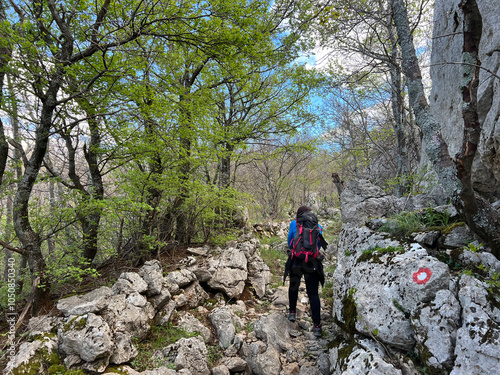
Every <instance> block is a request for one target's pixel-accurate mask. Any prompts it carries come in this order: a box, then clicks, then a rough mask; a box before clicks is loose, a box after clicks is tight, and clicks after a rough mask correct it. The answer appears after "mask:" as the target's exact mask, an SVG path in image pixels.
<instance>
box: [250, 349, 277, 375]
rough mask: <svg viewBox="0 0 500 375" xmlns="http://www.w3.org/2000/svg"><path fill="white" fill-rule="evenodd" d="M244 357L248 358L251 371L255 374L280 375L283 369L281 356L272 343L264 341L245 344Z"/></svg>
mask: <svg viewBox="0 0 500 375" xmlns="http://www.w3.org/2000/svg"><path fill="white" fill-rule="evenodd" d="M242 353H243V357H244V358H246V361H247V364H248V367H249V369H250V373H251V374H254V375H279V374H280V371H281V362H280V356H279V353H278V351H277V350H276V349H274V348H273V347H272V346H271V345H269V346H267V345H266V344H265V343H264V342H262V341H256V342H252V343H250V344H247V343H245V344H243V346H242Z"/></svg>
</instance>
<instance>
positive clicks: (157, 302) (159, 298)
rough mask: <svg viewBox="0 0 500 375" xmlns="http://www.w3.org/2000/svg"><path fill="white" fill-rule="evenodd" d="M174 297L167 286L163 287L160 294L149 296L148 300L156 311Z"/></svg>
mask: <svg viewBox="0 0 500 375" xmlns="http://www.w3.org/2000/svg"><path fill="white" fill-rule="evenodd" d="M171 299H172V295H171V294H170V292H169V291H168V289H167V288H163V289H162V290H161V292H160V294H157V295H155V296H152V297H150V298H148V302H149V303H151V306H153V308H154V309H155V310H156V311H160V310H161V309H163V307H164V306H165V305H166V304H167V303H168V302H169V301H170V300H171Z"/></svg>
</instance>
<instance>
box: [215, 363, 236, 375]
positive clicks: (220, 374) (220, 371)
mask: <svg viewBox="0 0 500 375" xmlns="http://www.w3.org/2000/svg"><path fill="white" fill-rule="evenodd" d="M230 374H231V373H230V372H229V369H228V368H227V367H226V366H224V365H220V366H216V367H213V368H212V375H230Z"/></svg>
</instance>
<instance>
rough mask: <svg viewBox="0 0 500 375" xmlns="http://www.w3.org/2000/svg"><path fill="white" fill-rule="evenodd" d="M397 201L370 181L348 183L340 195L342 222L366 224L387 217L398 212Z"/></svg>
mask: <svg viewBox="0 0 500 375" xmlns="http://www.w3.org/2000/svg"><path fill="white" fill-rule="evenodd" d="M398 207H399V206H398V201H397V199H396V198H395V197H394V196H392V195H388V194H387V193H385V192H384V191H383V190H382V189H381V188H380V187H378V186H376V185H373V184H371V183H370V182H369V181H368V180H361V179H359V180H351V181H348V182H347V183H346V185H345V187H344V190H343V191H342V194H341V195H340V210H341V217H342V222H343V223H345V224H353V225H355V224H364V223H365V222H366V220H367V219H368V218H370V217H379V216H387V215H389V214H392V213H395V212H397V211H398Z"/></svg>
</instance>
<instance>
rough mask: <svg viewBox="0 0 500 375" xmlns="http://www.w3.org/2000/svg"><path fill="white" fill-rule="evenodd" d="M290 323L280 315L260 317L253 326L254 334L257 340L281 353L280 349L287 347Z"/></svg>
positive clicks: (273, 314)
mask: <svg viewBox="0 0 500 375" xmlns="http://www.w3.org/2000/svg"><path fill="white" fill-rule="evenodd" d="M289 330H290V322H289V321H288V319H287V318H286V317H285V316H284V314H282V313H272V314H270V315H267V316H263V317H261V318H260V319H259V320H258V321H256V322H255V324H254V332H255V335H256V336H257V338H259V339H261V340H262V341H264V342H266V343H267V345H268V346H269V345H270V346H272V347H274V349H276V350H277V351H278V352H282V349H281V348H282V347H287V346H289V344H288V342H289V341H290V334H289Z"/></svg>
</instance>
